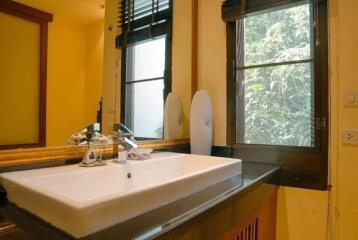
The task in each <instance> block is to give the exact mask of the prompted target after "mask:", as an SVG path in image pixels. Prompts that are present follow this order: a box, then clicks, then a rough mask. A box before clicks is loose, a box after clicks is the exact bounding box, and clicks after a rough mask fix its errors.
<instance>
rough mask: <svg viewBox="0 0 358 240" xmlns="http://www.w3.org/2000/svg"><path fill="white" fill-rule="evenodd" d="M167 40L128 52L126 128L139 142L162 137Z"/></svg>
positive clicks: (140, 46) (132, 47)
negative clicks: (127, 127)
mask: <svg viewBox="0 0 358 240" xmlns="http://www.w3.org/2000/svg"><path fill="white" fill-rule="evenodd" d="M165 40H166V38H165V37H162V38H159V39H156V40H150V41H146V42H144V43H140V44H137V45H134V46H131V47H128V49H127V59H126V63H127V64H126V67H127V69H126V72H127V75H126V83H125V84H126V113H125V114H126V117H125V124H126V125H127V126H129V128H130V129H132V130H133V131H134V134H135V137H137V138H139V139H141V138H142V139H158V138H162V137H163V108H164V88H165V81H164V78H165V77H164V70H165V50H166V41H165Z"/></svg>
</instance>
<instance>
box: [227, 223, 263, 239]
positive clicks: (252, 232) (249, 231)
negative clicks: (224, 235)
mask: <svg viewBox="0 0 358 240" xmlns="http://www.w3.org/2000/svg"><path fill="white" fill-rule="evenodd" d="M257 230H258V218H257V217H256V218H254V219H252V221H250V222H249V223H248V224H247V225H245V226H244V227H243V228H242V229H241V230H240V232H239V233H238V234H237V235H236V236H235V237H234V238H233V240H258V234H257V232H258V231H257Z"/></svg>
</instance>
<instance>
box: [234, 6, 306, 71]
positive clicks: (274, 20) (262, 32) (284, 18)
mask: <svg viewBox="0 0 358 240" xmlns="http://www.w3.org/2000/svg"><path fill="white" fill-rule="evenodd" d="M310 7H311V4H305V5H301V6H297V7H292V8H288V9H283V10H279V11H274V12H269V13H266V14H260V15H256V16H252V17H248V18H246V19H245V20H244V46H245V48H244V52H245V53H244V58H245V60H244V61H243V62H244V64H245V66H248V65H257V64H264V63H273V62H283V61H292V60H302V59H309V58H311V41H312V40H311V39H312V35H311V20H310ZM241 62H242V61H241Z"/></svg>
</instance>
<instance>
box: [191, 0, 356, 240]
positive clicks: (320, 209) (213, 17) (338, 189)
mask: <svg viewBox="0 0 358 240" xmlns="http://www.w3.org/2000/svg"><path fill="white" fill-rule="evenodd" d="M221 3H222V1H221V0H212V1H205V0H199V30H198V31H199V34H198V35H199V39H198V45H199V46H198V50H199V51H198V58H199V60H198V63H199V66H198V73H199V88H205V89H208V91H209V93H210V95H211V97H212V100H213V107H214V144H215V145H225V144H226V133H225V129H226V114H225V110H226V89H225V88H226V76H225V72H226V47H225V46H226V37H225V24H224V23H223V22H222V20H221V17H220V6H221ZM329 4H330V10H329V14H330V18H329V22H330V27H329V31H330V39H329V41H330V49H329V51H330V74H331V76H330V95H331V109H330V111H331V112H330V120H331V127H330V132H331V133H330V134H331V137H330V154H329V155H330V162H331V163H330V166H331V168H332V184H333V193H332V196H333V210H334V212H333V216H334V218H333V227H334V228H333V230H334V234H335V237H336V238H335V239H339V240H355V239H358V226H357V225H358V201H357V198H358V187H357V184H356V182H357V180H358V174H357V173H356V171H357V169H358V160H357V157H358V147H356V146H348V145H342V144H341V142H340V131H341V130H342V129H349V128H358V109H357V108H346V107H343V105H342V102H341V99H342V93H343V92H344V91H358V81H357V76H358V27H357V26H358V20H357V18H356V16H355V14H356V12H357V10H358V2H357V1H356V0H346V1H339V0H331V1H329ZM327 199H328V194H327V192H321V191H313V190H304V189H296V188H287V187H281V188H280V190H279V199H278V219H277V239H278V240H296V239H297V240H299V239H312V240H316V239H324V238H323V237H324V235H325V222H326V209H327Z"/></svg>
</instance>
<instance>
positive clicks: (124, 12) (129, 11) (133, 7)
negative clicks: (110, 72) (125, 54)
mask: <svg viewBox="0 0 358 240" xmlns="http://www.w3.org/2000/svg"><path fill="white" fill-rule="evenodd" d="M171 19H172V0H120V2H119V14H118V23H119V27H120V28H121V29H122V33H121V35H119V36H118V37H117V40H116V46H117V47H124V46H127V45H130V44H133V43H135V42H138V41H143V40H146V39H148V38H155V37H158V36H160V35H163V34H167V33H168V32H169V33H170V32H171V31H170V29H171Z"/></svg>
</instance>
